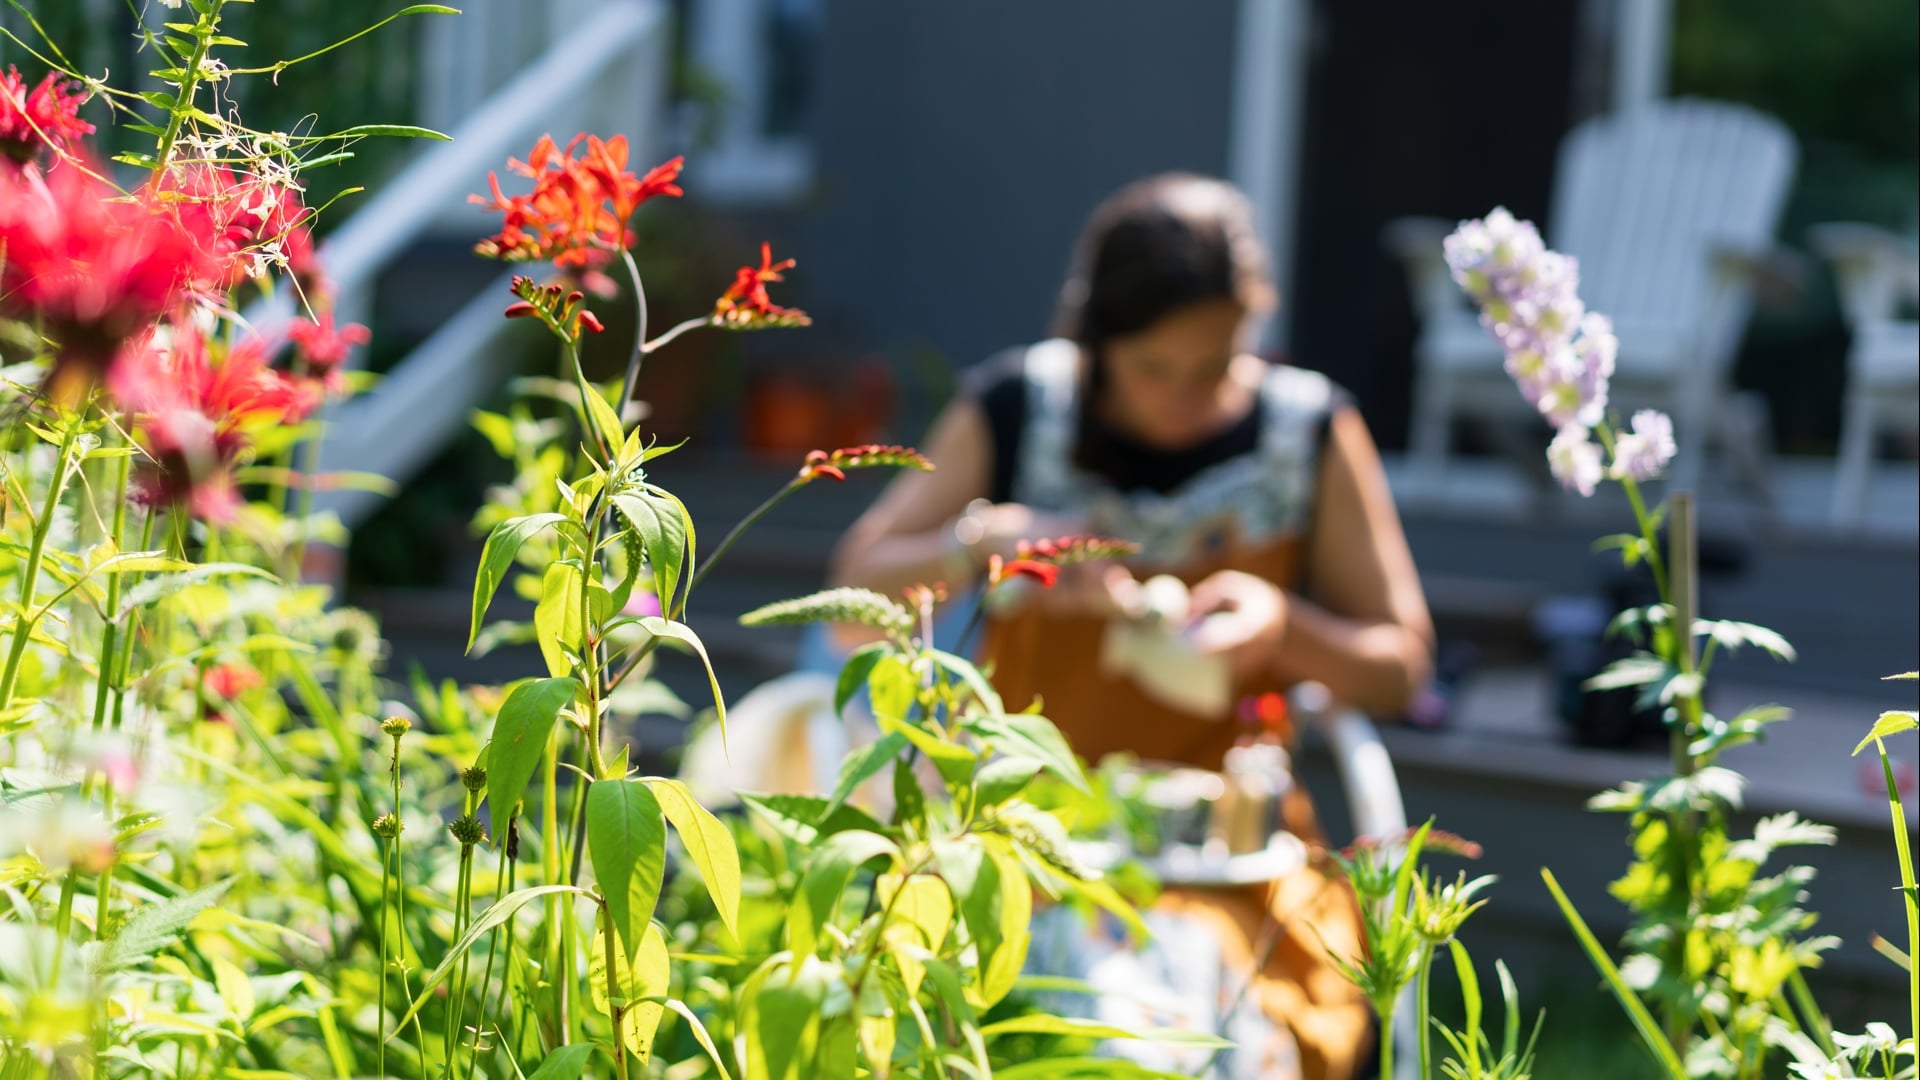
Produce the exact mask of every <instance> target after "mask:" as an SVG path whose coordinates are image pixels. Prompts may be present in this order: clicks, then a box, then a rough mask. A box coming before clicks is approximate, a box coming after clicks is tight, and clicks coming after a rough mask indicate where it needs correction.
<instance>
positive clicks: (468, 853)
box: [442, 844, 473, 1076]
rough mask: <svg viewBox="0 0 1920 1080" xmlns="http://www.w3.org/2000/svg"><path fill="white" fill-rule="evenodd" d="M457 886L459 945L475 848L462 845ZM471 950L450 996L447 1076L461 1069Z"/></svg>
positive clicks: (446, 1025)
mask: <svg viewBox="0 0 1920 1080" xmlns="http://www.w3.org/2000/svg"><path fill="white" fill-rule="evenodd" d="M457 880H458V883H457V884H456V885H455V886H454V902H453V940H455V941H459V940H460V937H461V935H462V934H465V933H466V932H467V922H468V917H469V913H471V912H472V911H473V845H472V844H461V845H460V873H459V877H458V879H457ZM471 955H472V952H471V950H469V951H468V952H467V953H464V954H462V955H461V957H460V970H459V971H458V972H457V973H456V974H455V975H454V982H453V990H452V992H451V993H449V994H448V995H447V1011H446V1016H445V1022H444V1023H443V1024H442V1029H443V1041H444V1043H445V1057H446V1075H448V1076H452V1075H453V1073H454V1070H456V1069H458V1068H459V1067H460V1061H459V1056H460V1055H459V1047H460V1012H461V1006H462V1005H463V1004H465V1002H466V1000H467V978H468V969H467V960H468V958H469V957H470V956H471Z"/></svg>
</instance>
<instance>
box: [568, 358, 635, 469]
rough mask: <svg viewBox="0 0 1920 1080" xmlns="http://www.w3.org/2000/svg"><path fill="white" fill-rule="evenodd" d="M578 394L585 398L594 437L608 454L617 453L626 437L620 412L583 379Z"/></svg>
mask: <svg viewBox="0 0 1920 1080" xmlns="http://www.w3.org/2000/svg"><path fill="white" fill-rule="evenodd" d="M575 370H578V369H577V368H576V369H575ZM580 396H581V397H583V398H585V399H586V406H587V415H588V417H589V418H591V420H592V421H593V431H594V436H595V438H597V439H598V440H599V441H600V445H601V446H603V447H605V448H606V449H607V453H608V454H609V455H613V454H618V453H619V452H620V444H621V443H623V442H625V441H626V438H627V431H626V426H625V425H624V424H622V423H621V422H620V414H619V413H617V412H614V411H613V406H611V405H609V404H607V395H605V394H603V393H601V392H600V388H599V387H597V386H595V385H593V384H592V383H589V382H587V381H586V380H585V379H582V380H581V381H580Z"/></svg>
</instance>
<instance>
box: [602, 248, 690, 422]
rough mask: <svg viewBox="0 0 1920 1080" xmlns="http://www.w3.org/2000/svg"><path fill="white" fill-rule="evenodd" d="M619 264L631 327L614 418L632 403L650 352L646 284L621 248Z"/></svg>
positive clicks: (675, 330) (676, 329) (671, 334)
mask: <svg viewBox="0 0 1920 1080" xmlns="http://www.w3.org/2000/svg"><path fill="white" fill-rule="evenodd" d="M620 261H621V262H623V263H625V264H626V267H627V279H628V280H629V281H631V282H632V283H633V304H634V311H635V315H634V321H635V326H634V331H633V352H632V353H631V354H630V355H629V356H628V357H627V375H626V378H624V379H622V380H621V382H620V400H619V401H616V402H614V406H613V411H614V413H615V415H619V414H622V413H624V412H626V409H627V402H629V401H631V400H633V391H634V389H635V387H637V386H639V384H640V366H641V365H642V364H644V363H645V362H646V359H647V353H648V352H650V351H651V349H650V348H649V346H648V345H647V287H646V284H645V283H644V282H642V281H641V280H640V265H639V264H638V263H636V262H634V261H633V252H631V251H628V250H626V249H625V248H622V249H621V250H620ZM685 325H686V324H684V323H682V324H681V326H685ZM681 326H676V327H674V328H673V329H672V330H670V331H668V332H667V333H666V334H665V335H663V336H662V338H661V340H660V341H659V343H658V344H657V345H655V346H654V348H657V347H658V346H659V345H664V344H666V343H667V342H668V341H671V340H673V338H674V337H676V336H677V335H679V334H680V332H681ZM616 449H617V448H616Z"/></svg>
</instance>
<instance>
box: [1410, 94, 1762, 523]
mask: <svg viewBox="0 0 1920 1080" xmlns="http://www.w3.org/2000/svg"><path fill="white" fill-rule="evenodd" d="M1796 156H1797V151H1796V148H1795V145H1794V141H1793V137H1792V136H1791V135H1790V134H1788V132H1787V130H1786V129H1785V128H1784V127H1782V126H1781V124H1780V123H1779V122H1778V121H1776V120H1774V119H1772V118H1771V117H1768V116H1765V115H1762V114H1760V113H1757V112H1755V111H1753V110H1751V109H1747V108H1743V107H1741V106H1737V105H1727V104H1721V103H1717V102H1709V101H1698V100H1688V99H1681V100H1673V101H1663V102H1657V103H1654V104H1650V105H1645V106H1641V107H1639V108H1636V109H1634V110H1631V111H1628V112H1625V113H1616V114H1611V115H1607V116H1601V117H1597V118H1595V119H1592V120H1588V121H1586V122H1585V123H1583V124H1581V125H1580V126H1578V127H1577V128H1575V129H1574V130H1573V131H1572V132H1570V133H1569V134H1568V135H1567V137H1566V139H1565V140H1564V141H1563V142H1562V143H1561V146H1560V153H1559V160H1558V162H1557V165H1556V174H1555V177H1554V191H1553V207H1552V217H1551V220H1550V221H1549V223H1548V225H1549V228H1548V230H1547V233H1546V237H1547V241H1548V243H1549V244H1550V245H1551V246H1552V247H1554V248H1555V249H1556V250H1559V251H1564V252H1567V253H1569V254H1572V255H1574V256H1576V257H1577V258H1578V259H1579V260H1580V294H1581V297H1582V298H1583V299H1584V300H1585V301H1586V304H1587V306H1588V308H1590V309H1592V310H1595V311H1600V312H1604V313H1605V314H1606V315H1608V316H1609V317H1610V318H1612V319H1613V322H1614V327H1615V330H1616V332H1617V333H1618V334H1619V336H1620V358H1619V366H1618V371H1617V373H1616V375H1615V377H1614V382H1613V401H1614V402H1615V403H1616V406H1615V407H1616V408H1617V409H1618V410H1619V411H1620V412H1621V413H1622V415H1625V413H1626V412H1627V411H1628V410H1630V409H1632V408H1634V407H1639V406H1653V407H1657V408H1661V409H1665V410H1666V411H1667V412H1668V413H1670V414H1671V415H1672V416H1673V421H1674V430H1675V433H1676V436H1677V437H1678V439H1679V440H1680V441H1681V444H1682V446H1683V447H1685V448H1686V449H1687V450H1688V451H1689V452H1687V453H1683V454H1682V455H1681V456H1680V458H1679V461H1678V463H1677V464H1676V469H1675V473H1674V476H1673V481H1674V483H1676V484H1679V485H1684V486H1687V487H1693V486H1695V485H1696V484H1697V482H1698V469H1699V467H1700V460H1701V456H1702V455H1701V454H1700V453H1699V452H1698V451H1697V448H1699V447H1700V446H1701V445H1702V444H1703V443H1704V442H1706V441H1708V440H1710V439H1711V440H1714V441H1718V442H1720V443H1722V444H1728V443H1731V444H1732V445H1733V448H1734V449H1736V450H1738V451H1742V452H1743V454H1744V460H1743V461H1741V462H1740V463H1741V464H1742V465H1743V466H1745V468H1746V471H1748V472H1749V473H1752V472H1755V471H1757V468H1758V464H1759V462H1758V454H1757V451H1756V449H1755V447H1754V445H1753V444H1754V443H1755V442H1756V441H1758V440H1757V438H1756V434H1757V432H1758V430H1760V429H1763V428H1764V423H1765V421H1764V416H1761V417H1760V418H1758V419H1757V420H1756V418H1755V417H1754V416H1753V411H1754V410H1753V407H1752V406H1751V405H1745V406H1742V405H1736V404H1734V402H1733V398H1734V395H1732V394H1730V392H1729V386H1728V375H1729V368H1730V367H1731V364H1732V360H1733V355H1734V352H1735V350H1736V349H1737V347H1738V346H1739V341H1740V333H1741V330H1742V328H1743V327H1744V326H1745V324H1746V320H1747V316H1748V313H1749V311H1750V310H1751V307H1752V296H1753V288H1752V286H1753V283H1754V280H1755V277H1756V274H1757V272H1758V271H1759V270H1760V269H1761V268H1762V267H1763V266H1765V265H1766V263H1767V259H1768V256H1769V254H1770V253H1771V252H1772V249H1773V234H1774V228H1775V225H1776V223H1777V222H1778V220H1779V216H1780V210H1781V206H1782V204H1783V203H1784V201H1785V199H1786V196H1787V190H1788V186H1789V185H1790V183H1791V181H1792V179H1793V172H1794V165H1795V159H1796ZM1450 230H1451V225H1450V224H1448V223H1446V222H1442V221H1438V220H1435V219H1430V218H1426V219H1423V218H1403V219H1400V220H1397V221H1394V222H1390V223H1389V224H1388V226H1387V229H1386V233H1385V236H1384V240H1385V243H1386V245H1387V247H1388V248H1389V249H1390V250H1391V251H1392V252H1394V253H1395V254H1397V255H1398V256H1400V257H1401V258H1402V259H1403V260H1405V262H1406V264H1407V269H1408V272H1409V275H1410V278H1411V286H1412V290H1413V297H1414V303H1415V307H1416V309H1417V310H1418V312H1419V314H1420V316H1421V319H1422V323H1423V325H1422V328H1421V334H1420V339H1419V342H1418V344H1417V346H1416V349H1415V362H1416V369H1417V376H1416V382H1415V388H1414V389H1415V396H1414V412H1413V424H1412V431H1411V440H1410V442H1411V450H1412V463H1413V466H1414V476H1415V478H1416V480H1417V481H1418V482H1417V483H1416V484H1415V486H1416V487H1417V488H1421V489H1425V490H1437V485H1438V483H1439V481H1440V479H1441V476H1442V475H1443V473H1444V470H1445V464H1446V460H1447V456H1448V442H1449V437H1450V434H1451V425H1452V422H1453V420H1454V419H1455V418H1456V417H1461V416H1468V415H1472V416H1479V417H1488V418H1497V417H1502V416H1510V415H1513V414H1515V413H1519V414H1525V413H1527V412H1529V411H1530V410H1529V408H1528V406H1527V405H1526V403H1525V402H1524V401H1523V400H1522V399H1521V398H1520V396H1519V394H1517V393H1516V392H1515V391H1514V389H1513V388H1512V386H1511V385H1510V384H1509V381H1508V379H1507V377H1506V374H1505V372H1504V371H1503V370H1502V366H1501V355H1500V349H1499V346H1498V345H1497V344H1496V343H1495V342H1494V340H1493V338H1492V336H1491V335H1490V334H1488V333H1487V331H1485V330H1484V329H1482V328H1481V327H1480V326H1479V324H1478V323H1477V321H1476V320H1475V318H1474V315H1473V313H1472V312H1471V311H1470V310H1469V308H1468V306H1467V303H1466V301H1465V299H1464V298H1463V297H1462V295H1461V293H1460V290H1459V289H1458V288H1457V287H1456V286H1455V285H1454V284H1453V282H1452V281H1451V280H1450V279H1449V278H1448V277H1447V268H1446V265H1445V263H1444V262H1443V261H1442V259H1441V251H1440V241H1441V239H1442V238H1443V237H1444V236H1445V235H1446V234H1447V232H1449V231H1450ZM1749 400H1750V399H1749ZM1741 428H1744V429H1746V430H1745V431H1741V430H1739V429H1741Z"/></svg>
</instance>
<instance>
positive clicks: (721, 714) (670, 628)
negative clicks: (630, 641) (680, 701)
mask: <svg viewBox="0 0 1920 1080" xmlns="http://www.w3.org/2000/svg"><path fill="white" fill-rule="evenodd" d="M640 628H641V629H642V630H645V631H646V632H647V633H649V634H652V635H653V636H654V637H657V638H665V639H666V640H667V642H668V643H669V644H671V643H673V642H679V643H680V644H682V645H684V646H686V647H687V648H688V649H689V650H691V651H692V652H693V654H694V655H695V656H698V657H699V658H700V663H701V664H703V665H705V666H706V669H707V686H708V688H709V689H711V690H712V691H713V711H714V713H715V714H716V715H717V717H718V718H719V721H720V739H721V741H722V742H723V743H724V742H725V741H726V737H727V703H726V701H725V700H724V699H723V698H722V697H721V696H720V679H719V677H718V676H716V675H714V673H713V661H712V660H709V659H708V658H707V647H706V646H705V645H703V644H701V642H700V636H699V635H698V634H695V633H694V632H693V627H691V626H688V625H687V624H685V623H678V622H674V621H673V620H671V619H664V618H661V617H660V616H658V615H649V616H647V617H646V618H644V619H641V620H640Z"/></svg>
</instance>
